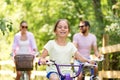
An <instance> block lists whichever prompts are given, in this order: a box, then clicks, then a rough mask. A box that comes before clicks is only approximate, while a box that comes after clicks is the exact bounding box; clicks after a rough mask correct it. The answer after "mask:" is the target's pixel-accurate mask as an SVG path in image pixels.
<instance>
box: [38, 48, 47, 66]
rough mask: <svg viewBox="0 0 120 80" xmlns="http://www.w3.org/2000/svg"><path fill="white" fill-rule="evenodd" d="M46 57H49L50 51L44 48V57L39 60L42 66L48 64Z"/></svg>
mask: <svg viewBox="0 0 120 80" xmlns="http://www.w3.org/2000/svg"><path fill="white" fill-rule="evenodd" d="M46 56H48V51H47V49H45V48H44V50H43V52H42V55H41V57H40V59H39V61H40V62H41V63H42V64H46V61H47V60H46Z"/></svg>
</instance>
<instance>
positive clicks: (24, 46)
mask: <svg viewBox="0 0 120 80" xmlns="http://www.w3.org/2000/svg"><path fill="white" fill-rule="evenodd" d="M18 44H19V49H18V50H17V52H16V53H17V54H30V49H29V40H28V39H27V40H25V41H23V40H19V42H18Z"/></svg>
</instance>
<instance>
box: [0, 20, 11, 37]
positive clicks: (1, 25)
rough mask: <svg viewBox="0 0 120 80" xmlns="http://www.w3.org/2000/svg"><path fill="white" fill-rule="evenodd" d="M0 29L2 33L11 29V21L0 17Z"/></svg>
mask: <svg viewBox="0 0 120 80" xmlns="http://www.w3.org/2000/svg"><path fill="white" fill-rule="evenodd" d="M0 31H2V33H3V35H5V32H8V31H12V22H11V21H10V20H6V19H0Z"/></svg>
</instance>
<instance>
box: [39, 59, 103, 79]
mask: <svg viewBox="0 0 120 80" xmlns="http://www.w3.org/2000/svg"><path fill="white" fill-rule="evenodd" d="M101 60H102V58H101ZM101 60H97V61H101ZM46 64H47V65H48V66H49V65H55V66H56V69H57V72H58V74H59V76H60V77H61V78H62V80H75V78H76V77H78V76H79V74H80V73H81V72H82V71H83V70H84V68H85V67H89V68H93V67H95V66H96V65H94V64H90V63H81V64H79V65H74V64H69V65H66V64H65V65H61V64H57V63H56V62H55V61H54V60H50V61H47V63H46ZM38 65H41V63H40V61H39V62H38ZM60 67H72V68H74V67H77V68H78V71H77V72H75V73H74V72H73V74H72V76H71V74H70V73H66V74H63V73H62V72H61V70H60ZM83 80H85V76H84V79H83ZM90 80H94V78H93V77H92V76H91V77H90ZM97 80H98V79H97Z"/></svg>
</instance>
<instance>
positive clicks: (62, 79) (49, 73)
mask: <svg viewBox="0 0 120 80" xmlns="http://www.w3.org/2000/svg"><path fill="white" fill-rule="evenodd" d="M52 73H55V74H57V75H58V76H59V74H58V73H57V72H54V71H52V72H48V73H47V75H46V77H47V78H48V79H49V78H50V75H51V74H52ZM60 80H64V78H62V77H61V76H60Z"/></svg>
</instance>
